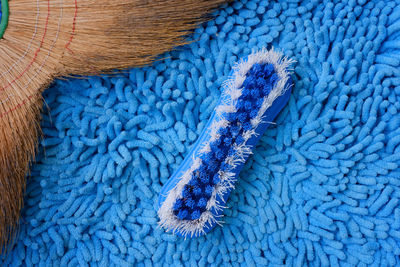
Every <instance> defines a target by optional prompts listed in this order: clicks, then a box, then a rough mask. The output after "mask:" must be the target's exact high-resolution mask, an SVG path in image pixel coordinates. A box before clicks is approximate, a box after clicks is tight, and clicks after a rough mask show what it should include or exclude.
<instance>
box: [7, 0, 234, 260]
mask: <svg viewBox="0 0 400 267" xmlns="http://www.w3.org/2000/svg"><path fill="white" fill-rule="evenodd" d="M0 1H1V2H0V3H1V10H2V14H1V24H0V33H1V31H3V32H4V35H0V36H1V38H0V52H1V53H0V76H1V77H0V253H1V251H2V249H3V247H5V246H6V245H7V244H8V243H9V242H10V240H11V239H12V237H13V235H14V234H13V233H14V230H15V228H16V226H17V223H18V218H19V214H20V211H21V208H22V206H23V194H24V189H25V175H26V174H27V171H28V166H29V162H30V161H31V160H32V158H33V157H34V152H35V149H36V147H37V140H38V135H39V129H40V128H39V119H40V109H41V106H42V100H41V92H42V91H43V90H44V89H45V88H46V87H47V86H48V85H49V84H50V83H51V81H52V80H53V79H54V78H55V77H57V76H63V75H69V74H99V73H103V72H107V71H111V70H112V69H115V68H128V67H133V66H142V65H146V64H148V63H150V62H151V61H152V60H154V59H156V57H157V56H158V55H159V54H161V53H163V52H165V51H168V50H170V49H172V48H174V47H176V46H179V45H182V44H185V35H187V34H189V33H190V31H191V30H192V29H193V28H194V27H195V26H196V25H197V24H198V23H200V22H201V21H203V20H204V19H206V17H205V14H207V13H208V12H210V11H211V10H212V9H213V8H216V7H217V6H218V5H219V4H221V3H223V2H226V1H225V0H211V1H210V0H157V1H141V0H128V1H119V2H118V1H111V0H105V1H97V0H85V1H82V0H71V1H65V0H12V1H9V2H7V0H0ZM7 3H8V6H9V12H5V8H6V6H7V5H6V4H7ZM7 10H8V9H7ZM7 14H9V16H6V15H7ZM6 17H7V18H8V20H7V22H8V23H6V24H5V23H3V19H4V21H5V18H6Z"/></svg>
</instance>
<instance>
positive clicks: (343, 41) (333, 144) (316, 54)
mask: <svg viewBox="0 0 400 267" xmlns="http://www.w3.org/2000/svg"><path fill="white" fill-rule="evenodd" d="M215 15H216V16H215V18H214V19H213V20H211V21H209V22H207V23H206V24H204V25H202V26H201V27H199V28H198V29H197V30H196V31H195V32H194V34H193V35H192V36H191V38H192V40H194V42H193V43H191V44H189V45H187V46H184V47H180V48H178V49H177V50H176V51H175V52H171V53H168V54H165V55H163V57H162V58H163V60H161V61H159V62H157V63H155V64H154V65H153V66H151V67H146V68H141V69H132V70H129V71H125V72H121V73H120V74H117V75H115V76H112V77H106V76H102V77H90V78H89V79H70V80H59V81H57V82H56V83H55V84H54V85H53V86H52V87H51V88H50V89H49V90H48V91H47V92H46V94H45V99H46V102H47V105H48V109H47V108H46V110H45V111H44V112H43V123H42V126H43V132H44V138H43V140H42V142H41V146H40V153H39V155H38V157H37V162H36V163H35V164H34V165H33V166H32V168H31V177H30V178H29V179H28V187H27V194H26V200H25V208H24V211H23V214H22V219H21V224H20V231H19V234H18V236H17V238H16V239H15V245H14V247H12V248H10V250H9V253H8V255H3V256H0V259H2V260H1V261H0V265H2V266H8V265H11V266H18V265H27V266H32V265H38V266H63V267H64V266H132V265H137V266H153V265H156V266H164V265H165V266H205V265H212V266H221V265H226V266H232V265H233V266H239V265H245V266H265V265H270V266H274V265H287V266H292V265H293V266H303V265H309V266H372V265H373V266H395V265H400V258H399V255H400V203H399V200H400V171H399V168H398V167H399V164H400V113H399V110H400V71H399V66H400V1H398V0H396V1H389V0H381V1H374V0H371V1H366V0H343V1H338V0H324V1H317V0H304V1H300V0H280V1H266V0H262V1H256V0H254V1H247V0H242V1H235V2H232V3H231V4H229V5H226V6H224V7H222V8H221V9H220V10H219V11H217V12H216V13H215ZM272 45H273V46H274V47H275V48H277V49H279V50H281V51H283V52H284V54H285V55H286V56H289V57H292V58H294V59H296V60H297V63H296V64H295V65H294V75H293V80H294V85H295V86H294V88H293V94H292V97H291V99H290V101H289V104H288V105H287V106H286V107H285V108H284V110H283V111H282V112H281V114H280V115H279V117H278V118H277V120H276V125H272V126H271V127H270V128H269V129H268V130H267V132H266V133H265V135H264V136H263V137H262V139H261V141H260V143H259V144H258V146H257V147H256V149H255V150H254V155H252V156H251V157H250V158H249V160H248V161H247V163H246V166H245V168H244V169H243V171H242V172H241V174H240V177H239V179H240V180H239V181H238V183H237V188H236V189H235V190H234V191H233V193H232V194H231V196H230V199H229V201H228V203H227V205H228V209H226V210H225V214H226V216H225V219H224V220H225V224H224V226H223V227H216V228H215V229H214V230H213V231H211V232H210V233H209V234H207V235H206V236H203V237H200V238H194V239H186V240H184V239H183V238H180V237H176V236H174V235H172V234H170V233H165V232H164V231H163V230H162V229H159V228H158V227H157V221H158V218H157V215H156V210H155V207H156V203H157V198H158V194H159V192H160V190H161V187H162V185H163V184H164V183H165V182H166V181H167V179H168V178H169V176H170V175H171V174H172V173H173V171H174V170H175V169H176V168H177V167H178V166H179V164H180V162H181V161H182V160H183V158H184V156H185V155H186V154H187V152H188V150H189V148H190V147H191V145H192V144H193V143H194V142H195V140H196V138H197V137H198V134H199V133H200V132H201V130H202V129H203V127H204V125H205V123H206V122H207V120H208V118H209V116H210V114H211V112H212V110H213V108H214V107H215V105H216V103H217V100H218V97H219V95H220V85H221V83H222V82H223V81H224V79H225V78H226V75H228V74H229V71H230V70H231V67H232V66H233V64H234V62H236V61H237V60H238V59H239V58H241V57H244V56H246V55H248V54H249V53H250V52H251V50H252V49H254V48H261V47H268V48H269V47H271V46H272Z"/></svg>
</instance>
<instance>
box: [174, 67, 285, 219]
mask: <svg viewBox="0 0 400 267" xmlns="http://www.w3.org/2000/svg"><path fill="white" fill-rule="evenodd" d="M277 81H278V75H277V73H276V71H275V68H274V66H273V65H272V64H254V65H253V67H252V68H251V69H250V70H249V72H248V73H247V75H246V79H245V80H244V82H243V85H242V88H243V91H242V95H241V96H240V97H239V98H238V101H237V106H236V108H237V112H235V113H226V114H224V117H225V118H226V120H228V121H229V125H228V127H226V128H221V129H220V130H219V132H218V133H219V135H220V138H219V139H217V140H215V141H214V142H212V143H211V144H210V147H211V151H210V152H208V153H206V154H204V155H202V157H201V159H202V163H201V165H200V167H199V168H198V169H197V170H195V171H194V172H193V174H192V177H191V179H190V181H189V183H188V184H187V185H185V187H184V189H183V192H182V198H179V199H177V200H176V202H175V205H174V207H173V211H174V214H175V215H176V216H177V217H178V218H179V219H181V220H196V219H199V218H200V216H201V214H202V213H203V212H204V211H205V210H206V207H207V202H208V200H209V199H210V197H211V195H212V192H213V189H214V186H215V185H217V184H218V183H219V182H220V176H219V174H218V171H219V170H221V171H227V170H228V169H229V168H230V166H229V165H228V164H226V163H225V159H226V158H227V157H229V156H231V155H234V153H235V151H234V148H233V144H235V143H236V144H241V143H242V142H244V138H243V133H244V132H245V131H247V130H250V129H251V128H252V125H251V123H250V120H251V119H253V118H254V117H256V116H257V114H258V111H259V109H260V107H261V105H262V103H263V100H264V97H265V96H267V95H268V94H269V93H270V92H271V90H272V89H273V88H274V86H275V85H276V82H277Z"/></svg>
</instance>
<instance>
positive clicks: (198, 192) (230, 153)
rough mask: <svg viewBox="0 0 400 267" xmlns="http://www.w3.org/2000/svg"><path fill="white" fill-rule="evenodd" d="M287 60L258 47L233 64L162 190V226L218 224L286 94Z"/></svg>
mask: <svg viewBox="0 0 400 267" xmlns="http://www.w3.org/2000/svg"><path fill="white" fill-rule="evenodd" d="M292 63H293V61H292V60H290V59H287V58H285V57H283V56H282V54H280V53H278V52H276V51H274V50H273V49H271V50H269V51H268V50H266V49H262V50H260V51H257V52H253V53H252V54H250V55H249V56H248V57H247V58H245V59H242V60H241V61H240V62H239V63H237V64H236V65H235V66H234V67H233V71H232V72H231V75H230V78H229V79H228V80H227V81H226V82H225V83H224V84H223V87H224V91H223V92H222V95H221V97H220V99H219V102H218V104H217V106H216V108H215V110H214V112H213V114H212V115H211V118H210V119H209V121H208V123H207V125H206V126H205V128H204V130H203V132H202V133H201V134H200V136H199V138H198V140H197V141H196V143H195V144H194V146H193V148H192V149H191V151H190V152H189V154H188V155H187V156H186V157H185V159H184V160H183V162H182V164H181V165H180V167H179V168H178V169H177V170H176V171H175V173H174V174H173V175H172V177H171V178H170V179H169V180H168V181H167V183H166V184H165V185H164V187H163V188H162V190H161V193H160V196H159V201H158V205H159V209H158V216H159V217H160V222H159V224H160V225H161V227H163V228H165V229H166V230H167V231H172V232H174V233H176V234H178V235H181V236H185V237H186V236H190V237H193V236H195V237H197V236H200V235H203V234H205V233H207V232H209V231H210V230H211V229H212V228H213V227H214V226H215V225H216V224H221V217H222V214H223V210H224V208H225V203H226V201H227V199H228V197H229V194H230V192H231V191H232V189H233V188H234V186H235V182H236V180H237V177H238V175H239V172H240V170H241V169H242V167H243V165H244V163H245V162H246V160H247V158H248V157H249V155H250V154H251V153H252V149H253V148H254V147H255V146H256V144H257V142H258V140H259V139H260V137H261V136H262V134H263V133H264V131H265V130H266V129H267V128H268V126H269V125H270V124H271V122H272V121H273V120H274V118H275V117H276V116H277V114H278V113H279V112H280V110H281V109H282V108H283V107H284V106H285V104H286V103H287V101H288V99H289V97H290V93H291V88H292V79H291V78H290V71H289V68H290V65H291V64H292Z"/></svg>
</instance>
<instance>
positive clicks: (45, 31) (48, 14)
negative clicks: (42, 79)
mask: <svg viewBox="0 0 400 267" xmlns="http://www.w3.org/2000/svg"><path fill="white" fill-rule="evenodd" d="M49 18H50V0H47V18H46V24H45V27H44V32H43V36H42V40H41V42H40V46H39V47H38V49H37V50H36V52H35V55H34V57H33V59H32V61H31V62H30V63H29V64H28V66H27V67H26V68H25V69H24V71H23V72H22V73H21V74H20V75H18V76H17V77H16V78H14V80H12V81H11V82H9V83H8V84H7V86H5V87H3V88H0V91H3V90H5V89H6V88H7V87H9V86H10V85H11V84H13V83H14V82H16V81H17V80H19V79H20V78H21V77H22V75H24V74H25V72H27V71H28V70H29V69H30V67H32V64H33V62H35V60H36V58H37V56H38V55H39V52H40V49H41V48H42V46H43V42H44V38H45V36H46V33H47V26H48V24H49Z"/></svg>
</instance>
